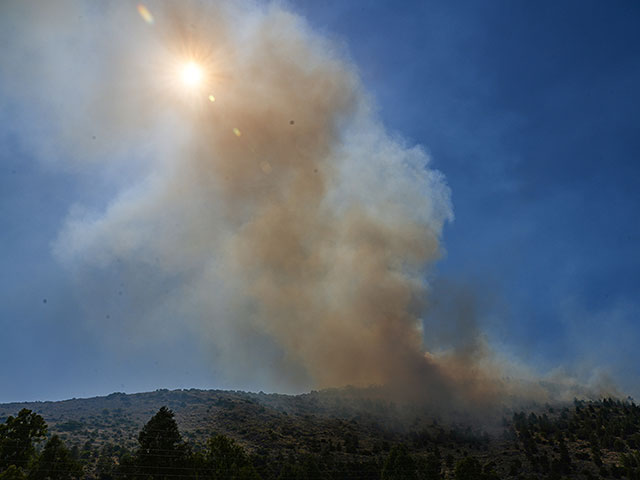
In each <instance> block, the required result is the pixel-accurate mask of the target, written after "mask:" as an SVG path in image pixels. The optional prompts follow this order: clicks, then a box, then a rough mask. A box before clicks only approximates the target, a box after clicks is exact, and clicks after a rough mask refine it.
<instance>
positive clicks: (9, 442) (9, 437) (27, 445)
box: [0, 408, 47, 472]
mask: <svg viewBox="0 0 640 480" xmlns="http://www.w3.org/2000/svg"><path fill="white" fill-rule="evenodd" d="M46 433H47V424H46V423H45V421H44V419H43V418H42V417H41V416H40V415H38V414H35V413H33V412H32V411H31V410H27V409H26V408H23V409H22V410H20V412H19V413H18V416H16V417H12V416H10V417H9V418H7V420H6V422H5V423H4V424H3V425H0V472H1V471H4V470H6V469H8V468H9V467H10V466H11V465H15V466H16V467H18V468H23V469H24V468H26V467H27V466H28V464H29V461H30V460H31V458H32V457H33V455H34V454H35V447H34V442H38V441H40V440H42V439H43V438H44V436H45V435H46Z"/></svg>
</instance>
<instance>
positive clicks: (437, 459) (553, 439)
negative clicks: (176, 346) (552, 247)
mask: <svg viewBox="0 0 640 480" xmlns="http://www.w3.org/2000/svg"><path fill="white" fill-rule="evenodd" d="M359 395H360V394H359V392H358V391H356V390H349V389H345V390H342V391H337V390H335V391H325V392H313V393H311V394H308V395H301V396H298V397H290V396H282V395H265V394H247V393H242V392H202V391H176V392H169V391H165V390H162V391H157V392H154V393H152V394H138V395H136V396H127V395H124V394H113V395H111V396H109V397H106V399H105V398H103V399H100V400H98V399H90V400H91V401H92V402H93V408H92V409H88V408H82V407H78V403H73V402H79V404H80V405H82V402H87V401H88V400H86V401H85V400H78V401H75V400H74V401H69V402H70V403H67V402H48V403H46V404H39V406H40V407H42V410H43V411H45V412H47V413H46V418H47V422H46V423H45V420H44V418H43V417H42V416H41V415H39V414H35V413H33V412H32V411H31V410H29V409H26V408H23V409H21V410H20V411H19V413H18V414H17V415H16V416H15V417H14V416H7V417H5V418H6V420H5V423H4V424H0V480H47V479H50V480H57V479H61V480H63V479H64V480H72V479H75V478H96V479H99V480H151V479H153V480H178V479H193V480H200V479H211V480H216V479H229V480H260V479H261V480H287V479H317V480H325V479H326V480H334V479H336V480H337V479H373V480H396V479H397V480H466V479H473V480H499V479H513V480H532V479H549V480H565V479H566V480H569V479H595V478H599V479H600V478H604V479H623V480H635V479H638V480H640V451H639V449H640V407H638V406H636V405H635V403H634V402H633V401H631V400H627V401H620V400H613V399H604V400H602V401H598V402H584V401H577V400H576V401H575V402H574V403H573V404H566V405H555V406H554V407H553V408H552V407H550V406H545V407H541V406H538V407H534V408H533V409H532V410H531V411H527V412H524V411H522V412H516V413H514V414H512V415H510V418H505V419H504V420H503V422H502V427H496V426H495V425H494V426H493V427H492V430H491V435H489V434H487V433H486V432H484V431H483V430H482V429H480V428H479V427H473V426H472V424H469V423H466V424H462V425H461V424H453V423H448V422H446V421H445V420H443V419H437V418H435V417H434V415H430V414H429V413H428V412H426V411H424V410H420V409H419V408H415V407H411V406H402V407H397V406H395V405H394V404H392V403H389V402H387V401H384V400H380V399H378V400H375V399H372V398H367V397H365V396H359ZM149 398H152V399H153V401H154V402H159V401H162V402H164V403H165V405H164V406H162V407H160V408H158V407H157V406H156V407H155V408H150V407H151V406H152V403H151V402H148V401H147V400H148V399H149ZM140 400H144V401H140ZM169 405H173V406H174V408H175V409H176V411H177V413H174V410H172V409H170V407H169ZM5 407H6V406H2V405H0V415H2V413H1V412H3V411H4V410H3V408H5ZM412 408H413V410H412ZM72 412H75V414H72ZM5 415H6V414H5ZM142 416H146V419H147V421H146V423H143V422H139V421H138V420H137V419H138V418H140V417H142ZM47 423H49V425H47ZM185 427H186V428H185ZM66 445H70V448H68V447H67V446H66Z"/></svg>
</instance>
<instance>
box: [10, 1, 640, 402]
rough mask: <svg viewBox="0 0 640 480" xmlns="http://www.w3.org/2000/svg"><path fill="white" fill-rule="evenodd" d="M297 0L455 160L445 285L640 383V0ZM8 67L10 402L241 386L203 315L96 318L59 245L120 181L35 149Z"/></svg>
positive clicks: (32, 123)
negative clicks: (208, 358)
mask: <svg viewBox="0 0 640 480" xmlns="http://www.w3.org/2000/svg"><path fill="white" fill-rule="evenodd" d="M289 6H290V8H291V9H292V10H293V11H295V12H297V13H299V14H300V15H302V16H303V17H305V18H306V20H307V21H308V23H309V24H310V25H311V27H312V28H313V29H315V30H317V31H320V32H321V33H323V34H325V35H328V36H331V37H334V38H335V39H336V40H337V41H339V42H341V43H342V44H343V45H344V47H345V48H346V49H347V51H348V54H349V55H350V57H351V59H352V61H353V63H354V64H355V65H356V67H357V68H358V70H359V74H360V76H361V79H362V82H363V84H364V86H365V88H366V90H367V91H368V92H369V94H370V95H371V97H372V98H373V101H374V102H375V104H376V105H377V108H378V110H379V115H380V117H381V119H382V121H383V123H384V124H385V126H386V127H387V129H389V130H390V131H392V132H395V133H396V134H398V135H400V136H402V137H404V138H405V139H406V142H407V143H409V144H420V145H423V146H424V148H425V149H426V150H427V151H428V152H429V154H430V156H431V159H432V166H433V167H435V168H437V169H438V170H440V171H441V172H443V174H444V175H445V177H446V181H447V183H448V185H449V186H450V187H451V191H452V202H453V209H454V214H455V221H454V222H452V223H450V224H448V225H446V227H445V230H444V235H443V243H444V248H445V249H446V255H445V257H444V258H443V259H442V260H441V261H440V262H438V264H437V267H436V269H435V272H433V273H432V274H431V275H432V282H433V285H434V287H433V289H434V292H438V291H439V290H438V288H439V287H438V285H440V284H445V283H452V284H456V285H459V286H460V287H459V288H464V289H469V290H470V291H472V292H474V293H473V295H474V296H476V297H477V303H478V305H479V307H478V308H479V322H480V326H481V328H482V330H483V331H485V332H486V335H487V336H488V338H489V340H490V342H491V344H492V345H494V346H495V348H496V349H498V350H499V351H501V352H504V353H505V354H507V355H509V356H511V357H512V358H514V359H516V360H517V361H520V362H523V363H525V364H528V365H531V366H533V367H534V368H535V369H538V370H539V371H541V372H547V371H549V370H553V369H556V368H564V369H566V370H567V371H569V372H571V373H575V374H576V375H578V376H582V377H584V378H587V377H588V376H589V374H590V372H593V371H596V370H598V369H602V370H603V371H605V372H609V373H610V374H611V375H612V376H613V377H614V378H615V379H616V381H617V382H618V383H619V384H620V385H621V386H622V389H623V391H625V392H629V393H632V394H634V393H635V392H638V391H639V388H638V380H639V378H638V375H639V373H640V371H639V370H638V367H637V365H638V361H639V360H640V354H639V353H638V349H637V348H636V346H637V345H638V341H639V340H640V322H639V320H640V275H639V274H638V272H639V271H640V249H639V248H638V242H639V240H640V222H638V220H637V218H638V212H639V211H640V188H639V187H640V118H639V116H640V114H639V113H638V105H639V104H640V92H639V91H638V85H640V29H638V24H639V20H640V6H639V5H638V4H637V3H636V2H632V1H621V2H615V3H611V2H598V1H580V2H578V1H575V2H573V1H562V2H551V1H545V2H524V1H516V2H513V1H490V2H463V1H460V2H458V1H456V2H426V1H425V2H411V1H407V2H369V1H366V2H365V1H362V2H360V1H350V2H343V1H337V0H336V1H324V2H315V1H308V2H306V1H301V2H296V1H292V2H290V3H289ZM2 8H5V7H0V13H1V9H2ZM0 16H2V15H0ZM26 28H27V29H28V28H29V26H26ZM5 32H8V33H5V34H4V35H10V34H11V32H10V31H9V30H6V31H5ZM1 58H4V57H0V59H1ZM6 67H7V66H6V65H5V68H2V69H0V94H2V95H3V97H4V98H0V105H2V110H1V111H0V125H1V126H0V142H2V145H1V148H0V260H1V264H2V266H3V269H2V274H1V275H0V332H1V334H0V338H1V341H0V384H1V385H2V386H3V387H2V389H1V390H0V402H7V401H19V400H45V399H63V398H70V397H81V396H91V395H98V394H108V393H110V392H112V391H127V392H133V391H144V390H150V389H155V388H165V387H167V388H178V387H181V388H189V387H206V388H216V387H221V388H233V387H234V385H233V384H231V383H230V382H229V381H228V380H223V379H221V377H220V376H219V375H218V374H217V373H215V372H214V373H212V372H211V369H210V368H208V367H206V366H205V365H204V364H203V361H202V359H203V356H204V355H205V354H204V353H203V352H202V350H201V348H200V346H198V345H199V344H197V342H194V339H193V338H192V335H193V334H192V333H189V332H185V333H184V335H183V336H182V337H180V338H174V339H173V341H172V342H171V343H170V344H167V343H163V341H157V342H149V343H148V344H146V345H143V346H139V347H137V348H136V349H135V350H127V351H126V353H123V351H120V350H118V349H117V348H116V349H114V347H113V345H111V344H108V342H103V341H102V339H101V336H100V335H99V334H97V333H96V332H95V331H94V330H92V329H87V328H86V327H85V326H84V324H83V322H82V321H80V320H79V319H81V318H83V315H85V311H84V308H85V306H84V305H83V302H82V301H80V300H79V299H78V298H77V294H76V293H74V292H75V289H74V284H73V278H71V275H70V273H69V271H68V270H67V269H65V268H64V267H63V266H62V265H61V264H60V262H59V261H57V260H56V258H54V256H53V254H52V244H53V243H54V241H55V239H56V238H57V236H58V234H59V231H60V229H61V226H62V225H63V223H64V221H65V218H67V215H68V213H69V211H70V209H71V207H72V206H73V205H75V204H77V203H78V202H84V203H89V204H98V205H99V204H100V203H101V202H104V201H105V199H104V197H105V196H107V195H108V194H109V190H110V188H112V185H111V184H110V183H109V181H108V180H105V181H104V182H103V183H101V182H98V184H96V183H95V182H93V183H91V184H89V183H88V182H87V181H86V180H84V179H83V173H82V172H80V173H78V172H70V171H69V170H65V169H56V168H54V167H53V166H52V165H51V164H50V163H48V162H47V161H46V159H42V158H38V154H37V153H35V152H34V150H33V149H30V148H28V143H29V138H30V136H32V135H38V134H39V132H46V131H47V128H48V126H47V125H40V124H39V122H40V119H39V118H38V117H37V115H36V114H34V111H33V110H32V108H31V105H30V102H29V100H28V99H24V98H22V99H20V98H18V99H16V98H15V97H12V96H11V95H10V90H9V88H8V85H9V84H10V81H9V77H10V76H11V70H10V69H9V68H6ZM45 134H46V133H45ZM96 295H98V296H99V295H100V293H99V292H96Z"/></svg>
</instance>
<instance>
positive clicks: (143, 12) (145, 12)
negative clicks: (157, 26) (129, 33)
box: [138, 3, 153, 25]
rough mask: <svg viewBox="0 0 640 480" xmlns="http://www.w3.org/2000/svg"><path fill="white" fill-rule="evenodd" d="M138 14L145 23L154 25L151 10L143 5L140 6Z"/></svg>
mask: <svg viewBox="0 0 640 480" xmlns="http://www.w3.org/2000/svg"><path fill="white" fill-rule="evenodd" d="M138 13H139V14H140V16H141V17H142V19H143V20H144V21H145V22H147V23H148V24H149V25H153V15H151V12H150V11H149V9H148V8H147V7H145V6H144V5H143V4H141V3H139V4H138Z"/></svg>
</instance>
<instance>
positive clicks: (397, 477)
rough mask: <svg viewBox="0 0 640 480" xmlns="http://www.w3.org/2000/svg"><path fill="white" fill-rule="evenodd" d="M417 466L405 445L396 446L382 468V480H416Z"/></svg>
mask: <svg viewBox="0 0 640 480" xmlns="http://www.w3.org/2000/svg"><path fill="white" fill-rule="evenodd" d="M416 478H417V475H416V465H415V462H414V461H413V458H411V455H409V450H408V449H407V446H406V445H404V444H402V443H401V444H399V445H394V447H393V448H392V449H391V451H390V452H389V456H388V457H387V459H386V460H385V462H384V466H383V467H382V480H405V479H406V480H414V479H416Z"/></svg>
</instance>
